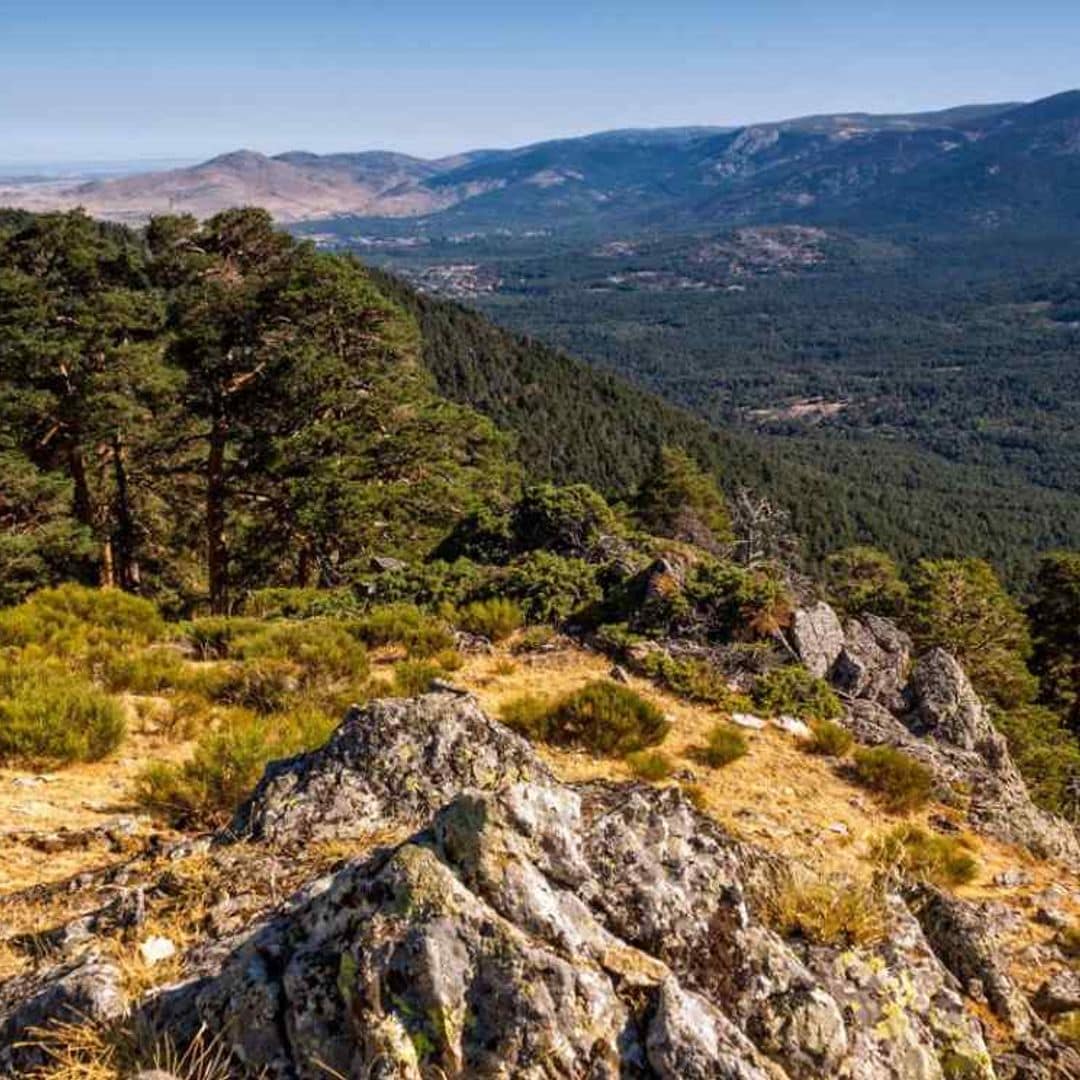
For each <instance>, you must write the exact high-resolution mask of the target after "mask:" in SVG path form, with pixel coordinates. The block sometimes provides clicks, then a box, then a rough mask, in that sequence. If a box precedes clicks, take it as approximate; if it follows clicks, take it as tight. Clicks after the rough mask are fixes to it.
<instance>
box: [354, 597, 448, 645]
mask: <svg viewBox="0 0 1080 1080" xmlns="http://www.w3.org/2000/svg"><path fill="white" fill-rule="evenodd" d="M350 630H351V632H352V633H353V634H354V635H355V636H356V637H357V638H359V639H360V640H361V641H363V642H365V643H366V644H367V645H370V646H372V647H376V646H379V645H403V646H404V647H405V651H406V652H408V654H409V655H410V656H419V657H425V656H434V655H435V653H438V652H442V651H443V650H444V649H450V648H453V645H454V632H453V631H452V630H451V629H450V627H449V626H447V625H446V623H445V622H443V620H442V619H437V618H435V617H434V616H432V615H428V614H426V613H425V612H423V611H421V610H420V608H418V607H417V606H416V605H415V604H387V605H384V606H382V607H376V608H372V610H371V611H369V612H368V613H367V614H366V615H365V616H364V617H363V618H361V619H358V620H356V621H355V622H354V623H352V625H351V626H350Z"/></svg>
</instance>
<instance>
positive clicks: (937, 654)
mask: <svg viewBox="0 0 1080 1080" xmlns="http://www.w3.org/2000/svg"><path fill="white" fill-rule="evenodd" d="M844 722H845V724H846V725H847V726H848V727H849V728H850V729H851V731H852V732H853V733H854V734H855V736H856V738H857V739H858V740H859V741H860V742H861V743H864V744H866V745H870V746H876V745H879V744H886V745H889V746H896V747H898V748H899V749H901V750H903V751H904V752H905V753H907V754H910V755H911V756H912V757H914V758H916V759H917V760H919V761H921V762H922V763H923V764H924V765H926V766H927V767H928V768H929V769H930V770H931V772H933V774H934V778H935V780H936V782H937V788H938V792H937V794H938V797H939V798H941V799H942V800H943V801H946V802H953V803H957V804H960V805H964V806H965V807H966V809H967V815H968V820H969V822H970V823H971V825H972V827H973V828H975V829H976V830H977V831H979V832H982V833H985V834H986V835H988V836H993V837H995V838H997V839H1000V840H1004V841H1006V842H1007V843H1012V844H1018V845H1020V846H1021V847H1025V848H1027V849H1028V850H1029V851H1031V852H1032V853H1034V854H1035V855H1038V856H1039V857H1040V858H1050V859H1055V860H1057V861H1059V862H1061V863H1063V864H1065V865H1067V866H1069V867H1072V868H1080V839H1078V836H1077V831H1076V829H1075V828H1074V827H1073V826H1072V825H1071V824H1070V823H1069V822H1067V821H1065V820H1064V819H1063V818H1059V817H1056V816H1055V815H1053V814H1050V813H1047V812H1046V811H1044V810H1041V809H1040V808H1039V807H1037V806H1036V805H1035V804H1034V803H1033V802H1032V801H1031V796H1030V794H1029V792H1028V789H1027V785H1026V784H1025V783H1024V780H1023V778H1022V777H1021V775H1020V773H1019V771H1018V770H1017V768H1016V766H1015V764H1014V763H1013V761H1012V758H1011V757H1010V755H1009V751H1008V746H1007V744H1006V741H1005V737H1004V736H1003V735H1002V734H1001V733H1000V732H999V731H997V730H996V729H995V728H994V726H993V723H992V722H991V720H990V717H989V714H988V713H987V710H986V708H985V706H984V705H983V703H982V702H981V701H980V699H979V696H978V695H977V694H976V693H975V691H974V689H973V688H972V686H971V683H970V681H969V680H968V677H967V675H966V674H965V673H964V670H963V668H962V667H961V666H960V665H959V664H958V663H957V662H956V660H955V659H953V657H951V656H950V655H949V654H948V653H946V652H944V651H942V650H940V649H934V650H932V651H931V652H929V653H927V654H926V655H925V656H923V657H920V658H919V660H918V661H917V662H916V663H915V665H914V668H913V669H912V673H911V678H910V681H909V683H908V685H907V686H906V688H905V690H904V696H903V710H902V711H900V712H899V713H898V714H897V713H892V712H889V711H888V710H887V709H886V708H885V707H884V706H882V705H881V704H878V703H877V702H875V701H873V700H870V699H866V698H862V699H859V700H856V701H854V702H852V703H851V706H850V709H849V711H848V712H847V714H846V716H845V719H844Z"/></svg>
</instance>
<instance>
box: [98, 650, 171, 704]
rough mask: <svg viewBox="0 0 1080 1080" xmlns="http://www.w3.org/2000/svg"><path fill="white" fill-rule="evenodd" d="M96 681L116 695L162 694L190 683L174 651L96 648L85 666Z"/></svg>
mask: <svg viewBox="0 0 1080 1080" xmlns="http://www.w3.org/2000/svg"><path fill="white" fill-rule="evenodd" d="M83 666H84V668H85V669H86V671H87V672H88V673H89V674H90V675H92V676H93V678H94V679H95V680H96V681H97V682H100V683H101V684H103V685H104V686H105V688H106V689H108V690H111V691H112V692H113V693H120V692H124V691H127V692H128V693H133V694H158V693H160V692H161V691H163V690H169V689H172V688H173V687H178V686H182V685H184V684H185V683H186V681H187V671H186V669H185V666H184V662H183V660H182V659H181V658H180V657H179V656H178V655H177V654H176V653H175V652H174V651H172V650H171V649H168V648H158V647H152V648H149V649H133V648H129V649H118V648H116V647H115V646H105V647H101V648H96V649H92V650H91V651H90V653H89V655H88V656H87V657H86V659H85V661H84V664H83Z"/></svg>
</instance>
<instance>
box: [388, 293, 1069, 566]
mask: <svg viewBox="0 0 1080 1080" xmlns="http://www.w3.org/2000/svg"><path fill="white" fill-rule="evenodd" d="M375 276H376V279H377V280H378V281H379V282H380V285H381V287H382V288H383V289H384V291H386V292H387V293H388V294H389V295H392V296H393V297H394V299H395V300H396V301H397V302H398V303H400V304H402V305H403V306H405V307H407V308H408V309H409V310H410V311H411V312H412V313H413V314H414V316H415V317H416V319H417V322H418V323H419V325H420V327H421V334H422V338H423V355H424V362H425V364H426V365H427V366H428V367H429V368H430V370H431V371H432V372H433V374H434V375H435V378H436V380H437V382H438V385H439V389H440V390H441V392H442V393H444V394H446V395H447V396H448V397H450V398H451V399H453V400H455V401H459V402H464V403H468V404H470V405H472V406H473V407H475V408H477V409H479V410H480V411H481V412H483V413H485V414H486V415H488V416H490V417H491V418H492V419H493V420H494V421H495V422H496V424H498V425H499V427H501V428H503V429H504V430H507V431H512V432H514V433H515V434H516V436H517V439H518V445H519V453H520V456H521V458H522V460H523V461H524V462H525V464H526V467H527V468H528V469H529V470H530V472H532V473H533V474H534V475H536V476H538V477H541V478H543V479H551V480H554V481H556V482H560V483H564V482H572V481H583V482H586V483H589V484H592V485H593V486H594V487H596V488H597V489H599V490H601V491H603V492H605V494H608V495H612V496H615V497H620V498H621V497H625V496H627V495H628V494H629V493H630V492H632V491H633V489H634V488H635V486H636V485H637V484H638V483H640V481H641V480H642V479H643V477H645V476H646V474H647V473H648V471H649V469H650V468H651V466H652V463H653V460H654V457H655V454H656V452H657V449H658V447H659V446H662V445H672V446H681V447H683V448H685V449H686V450H688V451H689V452H690V453H691V455H692V456H693V457H694V458H695V459H696V460H697V461H699V462H700V463H701V464H703V465H705V466H706V467H708V468H709V469H710V470H712V471H714V472H715V473H716V475H718V476H719V478H720V480H721V483H722V484H723V486H724V487H725V489H726V490H727V492H728V493H729V495H733V494H735V493H736V492H737V491H738V489H740V488H749V489H751V490H753V491H756V492H760V493H764V494H767V495H768V496H769V497H770V498H771V499H772V500H773V501H774V502H776V503H778V504H779V505H781V506H783V507H784V508H785V510H787V511H788V512H789V513H790V516H791V523H792V525H793V527H794V529H795V531H796V532H797V533H798V535H799V536H800V538H801V539H802V541H803V543H804V547H805V551H806V553H807V555H808V556H809V557H810V558H811V559H812V560H814V561H816V560H817V559H819V558H820V557H822V556H824V555H825V554H827V553H828V552H830V551H833V550H835V549H837V548H840V547H844V546H846V545H849V544H852V543H859V542H869V543H873V544H875V545H877V546H879V547H882V548H885V549H886V550H888V551H889V552H891V553H892V554H893V555H894V556H896V557H898V558H900V559H902V560H903V561H905V562H911V561H914V560H916V559H918V558H922V557H924V556H928V555H940V556H964V555H973V556H978V557H981V558H986V559H989V560H991V561H992V562H993V563H994V565H995V566H996V567H997V568H998V569H999V570H1000V571H1001V572H1002V573H1004V574H1005V576H1006V577H1007V578H1008V580H1009V581H1010V582H1012V583H1014V584H1019V583H1022V582H1025V581H1026V580H1027V578H1028V577H1029V576H1030V574H1031V572H1032V569H1033V567H1034V564H1035V559H1036V553H1037V552H1040V551H1046V550H1051V549H1054V548H1058V547H1070V546H1076V544H1077V543H1080V497H1078V496H1077V495H1074V494H1072V493H1070V492H1065V491H1060V490H1056V489H1054V488H1052V487H1044V486H1041V485H1040V484H1038V483H1035V482H1030V481H1028V480H1027V479H1025V478H1024V477H1022V476H1018V475H1016V474H1015V473H1013V472H1005V471H1001V470H999V469H996V468H994V467H992V465H991V464H989V463H976V464H966V463H963V462H960V461H955V460H949V459H947V458H945V457H943V456H941V455H940V454H938V453H935V452H933V451H931V450H927V449H924V448H920V447H919V446H916V445H911V444H907V443H904V442H901V441H895V440H885V439H881V438H875V437H872V436H869V435H863V434H860V433H858V432H850V433H847V434H846V435H845V436H844V437H840V438H837V437H833V436H828V435H826V434H822V433H819V432H809V433H808V432H807V431H806V430H805V429H803V430H802V433H801V434H799V435H798V436H797V437H782V436H780V435H773V434H767V433H757V432H751V431H747V430H744V429H739V428H733V427H723V428H718V427H713V426H711V425H709V424H708V423H706V422H705V421H703V420H701V419H699V418H698V417H696V416H695V415H693V414H692V413H690V412H689V411H686V410H683V409H680V408H678V407H676V406H673V405H670V404H668V403H667V402H665V401H663V400H661V399H660V398H659V397H657V396H655V395H653V394H651V393H649V392H648V391H646V390H642V389H639V388H638V387H635V386H632V385H630V384H629V383H627V382H624V381H623V380H622V379H621V378H619V377H618V376H615V375H612V374H609V373H607V372H604V371H599V370H595V369H592V368H590V367H588V366H586V365H585V364H583V363H581V362H579V361H577V360H575V359H573V358H571V357H570V356H568V355H567V354H566V353H564V352H561V351H559V350H557V349H554V348H551V347H549V346H547V345H545V344H542V343H541V342H539V341H536V340H535V339H531V338H528V337H524V336H521V335H519V334H515V333H513V332H511V331H509V330H505V329H502V328H501V327H498V326H496V325H495V324H493V323H492V322H490V321H489V320H488V319H486V318H485V317H484V316H483V315H480V314H478V313H476V312H474V311H471V310H470V309H468V308H466V307H464V306H462V305H460V304H458V303H455V302H453V301H447V300H440V299H437V298H434V297H430V296H423V295H421V294H419V293H417V292H415V291H414V290H413V289H411V288H410V287H409V286H407V285H405V284H404V283H403V282H400V281H398V280H397V279H395V278H393V277H391V276H389V275H385V274H382V273H379V272H375ZM578 314H579V315H580V318H581V320H582V321H583V325H584V324H587V323H588V321H589V316H588V314H587V312H586V311H585V309H584V307H583V308H582V309H581V310H580V312H578Z"/></svg>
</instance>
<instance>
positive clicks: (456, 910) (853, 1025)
mask: <svg viewBox="0 0 1080 1080" xmlns="http://www.w3.org/2000/svg"><path fill="white" fill-rule="evenodd" d="M410 733H411V740H410V738H409V735H410ZM481 736H483V738H484V739H485V740H486V742H485V744H484V745H481V744H480V742H479V739H480V737H481ZM404 746H410V747H412V748H413V751H414V752H413V753H412V755H411V757H410V758H409V759H408V760H403V759H402V757H401V756H400V754H397V753H394V752H392V751H393V748H394V747H399V748H400V747H404ZM479 762H482V765H481V764H478V763H479ZM455 789H456V790H455ZM338 795H340V798H338V797H337V796H338ZM440 801H441V802H442V804H443V805H441V807H439V808H438V809H437V810H436V812H435V813H434V814H433V815H432V816H431V818H430V820H429V821H428V822H427V823H426V825H425V827H423V828H421V829H420V830H419V831H417V832H414V833H413V834H412V835H411V836H410V837H409V838H408V839H406V840H405V841H404V842H403V843H400V844H398V845H397V846H392V847H389V848H386V849H383V850H382V851H380V852H378V853H376V854H374V855H372V856H371V857H369V858H366V859H360V860H357V861H355V862H352V863H349V864H347V865H346V866H344V867H343V868H342V869H341V870H339V871H338V872H337V873H336V874H334V875H332V876H330V877H326V878H322V879H319V880H316V881H314V882H311V883H310V884H309V885H308V886H307V887H306V888H305V889H304V890H302V891H301V892H300V893H299V894H297V895H296V896H295V897H294V898H293V899H292V900H291V901H289V902H288V903H286V904H285V905H284V906H283V907H282V909H281V910H280V911H279V912H277V913H276V914H275V915H273V916H272V917H263V918H256V919H254V920H253V921H252V922H251V923H250V924H248V925H247V926H245V927H244V928H242V929H240V930H239V931H238V932H233V933H225V934H223V935H221V936H220V937H217V938H216V939H215V938H214V935H213V934H211V935H210V937H211V940H209V941H207V942H204V943H201V944H200V945H199V946H198V947H197V948H196V949H194V950H193V951H192V955H191V957H190V960H191V964H190V969H191V970H193V971H195V972H196V977H194V978H192V979H189V980H188V981H187V982H185V983H183V984H181V985H179V986H175V987H172V988H168V989H166V990H164V991H162V992H160V993H159V994H158V995H156V996H155V997H154V998H152V999H151V1000H150V1001H149V1002H146V1003H145V1004H144V1005H143V1012H144V1015H145V1018H146V1019H148V1020H151V1021H154V1022H156V1023H158V1024H163V1025H167V1026H168V1028H169V1030H170V1031H172V1032H173V1034H174V1035H175V1036H178V1037H181V1038H183V1037H184V1036H185V1035H186V1036H187V1037H191V1036H192V1035H194V1033H195V1032H196V1031H197V1030H198V1029H199V1027H200V1026H202V1025H204V1024H205V1025H206V1026H207V1027H208V1028H209V1029H210V1030H212V1031H219V1032H221V1033H222V1037H223V1038H224V1039H225V1040H226V1041H227V1045H228V1047H229V1049H230V1050H231V1052H232V1054H233V1056H234V1058H235V1060H236V1062H237V1065H236V1069H237V1075H256V1074H258V1073H259V1072H260V1070H266V1074H267V1075H270V1076H281V1077H293V1076H296V1077H315V1076H322V1075H325V1067H330V1068H332V1069H336V1070H337V1071H338V1072H340V1073H341V1074H342V1075H346V1076H368V1075H375V1076H387V1077H391V1076H392V1077H421V1076H425V1075H440V1073H439V1072H437V1071H436V1070H441V1075H446V1076H485V1075H504V1076H505V1075H514V1076H526V1077H527V1076H535V1077H540V1076H572V1077H577V1076H595V1077H605V1076H607V1077H616V1076H660V1077H672V1078H675V1077H702V1078H705V1077H727V1078H731V1080H768V1078H772V1080H781V1078H784V1077H790V1078H794V1077H820V1078H825V1077H830V1078H831V1077H848V1078H851V1080H856V1078H858V1080H864V1078H865V1080H874V1078H878V1077H880V1078H882V1080H885V1078H896V1077H905V1078H907V1077H912V1078H927V1080H939V1078H941V1077H942V1076H943V1075H944V1074H943V1071H942V1069H943V1064H942V1063H943V1062H946V1061H950V1060H959V1061H962V1062H964V1063H966V1067H969V1068H970V1069H971V1070H973V1071H972V1072H971V1073H970V1075H972V1076H976V1077H979V1076H981V1077H987V1078H989V1077H992V1076H994V1072H993V1069H992V1067H991V1065H990V1057H989V1052H988V1048H987V1046H986V1044H985V1042H984V1039H983V1035H982V1032H981V1030H980V1028H979V1025H978V1023H977V1022H976V1021H975V1020H974V1019H973V1018H972V1017H971V1016H970V1015H969V1014H968V1013H967V1012H966V1010H965V1008H964V1004H963V999H962V996H961V992H960V990H961V987H960V984H959V983H958V982H957V981H956V979H955V978H954V976H953V975H952V974H950V973H949V971H948V970H946V968H945V967H944V966H943V965H942V963H941V962H940V961H939V960H938V958H937V956H936V955H935V952H934V950H933V949H932V948H931V946H930V944H929V943H928V941H927V938H926V937H925V936H924V935H923V932H922V930H921V929H920V926H919V923H918V922H917V921H916V920H915V918H913V917H912V915H911V914H910V913H909V911H908V910H907V908H906V907H905V906H904V904H903V903H902V901H901V900H900V899H899V898H898V897H893V898H892V899H891V901H890V905H889V921H890V927H889V933H888V934H887V936H886V937H885V939H884V940H883V941H882V943H881V944H879V945H876V946H873V947H871V948H867V949H860V950H852V951H843V950H839V949H836V948H828V947H825V946H820V945H811V944H809V943H806V942H795V941H787V940H784V939H782V938H781V937H779V936H778V935H777V934H776V933H775V932H774V931H773V930H772V929H770V925H769V919H768V917H767V916H768V910H769V907H768V897H769V896H770V895H772V893H773V892H774V890H775V888H776V887H777V885H778V883H780V882H781V881H782V880H783V879H784V877H785V875H786V874H787V872H788V870H787V867H786V865H785V864H784V862H783V861H782V860H780V859H779V858H777V857H776V856H774V855H771V854H769V853H767V852H765V851H763V850H761V849H759V848H756V847H753V846H751V845H748V844H745V843H742V842H740V841H738V840H736V839H734V838H733V837H732V836H730V835H729V834H728V833H727V832H726V831H725V830H724V829H722V828H721V827H720V826H718V825H717V824H716V823H715V822H714V821H712V820H711V819H710V818H708V817H706V816H704V815H702V814H701V813H699V812H698V811H697V810H695V809H694V808H693V806H692V805H690V803H689V802H688V801H687V799H686V798H685V797H684V796H683V794H682V793H681V792H680V791H679V790H678V789H676V788H666V789H657V788H650V787H647V786H643V785H637V784H631V785H616V784H591V785H584V786H579V787H572V786H568V785H565V784H561V783H559V782H557V781H556V780H554V779H553V778H552V777H551V775H550V773H549V772H548V770H547V769H545V768H544V767H543V765H542V764H541V763H540V762H539V761H538V760H537V759H536V758H535V755H534V754H533V752H532V750H531V748H530V747H529V746H528V744H526V743H524V742H523V741H522V740H520V739H518V738H517V737H516V736H513V735H512V734H510V733H509V732H506V731H505V730H503V729H501V728H500V727H499V726H498V725H496V724H494V723H492V721H490V720H488V719H487V718H486V717H484V716H483V714H482V713H481V712H480V710H479V709H478V707H477V706H476V704H475V702H473V701H472V700H470V699H467V698H462V697H460V696H457V695H452V694H437V695H429V696H427V697H424V698H421V699H418V700H416V701H411V702H399V701H393V702H378V703H375V704H374V705H372V706H370V707H368V708H367V709H363V710H355V711H353V712H352V713H350V715H349V717H348V718H347V720H346V721H345V723H343V724H342V726H341V728H340V729H339V730H338V732H337V733H336V734H335V736H334V737H333V739H332V740H331V742H330V743H329V744H328V745H327V746H326V747H324V748H323V749H322V750H319V751H316V752H314V753H312V754H308V755H304V756H302V757H299V758H296V759H293V760H292V761H290V762H287V763H283V764H281V765H278V766H275V767H274V768H272V769H271V770H270V772H269V774H268V776H267V777H266V779H265V780H264V782H263V783H262V784H261V785H260V787H259V790H258V792H257V793H256V795H255V797H253V799H252V800H251V802H250V804H249V805H248V806H247V807H246V808H245V811H244V812H243V814H241V815H240V818H239V820H238V824H240V825H242V826H243V827H244V828H243V831H244V832H245V833H246V834H247V835H248V836H249V837H251V836H260V837H263V838H265V840H267V841H270V842H271V843H270V847H269V848H266V845H265V844H260V845H258V846H257V847H256V848H255V849H254V850H255V851H259V850H264V849H265V850H267V851H269V852H271V853H272V852H273V850H275V849H278V848H279V847H280V845H282V844H283V843H285V842H286V841H288V839H289V831H290V829H295V830H296V838H297V840H298V841H300V842H303V838H310V837H312V836H315V835H319V836H323V837H326V836H331V835H335V833H337V832H338V831H340V832H339V835H341V836H346V837H348V836H353V835H356V834H357V832H358V825H357V821H356V820H355V818H354V817H353V816H350V809H349V808H351V812H352V813H354V814H355V816H357V817H360V818H362V819H363V827H364V828H365V829H371V828H373V827H378V826H382V827H386V826H387V825H388V824H393V823H401V822H403V821H408V820H410V819H412V818H414V817H415V816H416V815H423V814H424V813H425V812H426V808H427V807H428V806H430V805H432V804H434V803H438V802H440ZM232 835H233V834H230V835H229V836H226V837H222V838H220V839H221V842H219V844H218V845H217V846H215V847H214V848H212V849H211V856H212V857H214V858H218V859H226V860H228V859H233V860H235V859H237V858H247V859H248V860H249V861H250V860H251V857H252V855H251V852H252V848H251V841H250V840H249V841H248V842H246V843H230V842H229V841H230V840H231V839H232ZM268 857H271V858H273V857H274V856H273V855H272V854H270V855H269V856H268ZM64 977H65V978H69V977H70V976H68V975H65V976H64ZM58 985H60V983H58V982H56V981H54V980H51V979H50V978H48V977H47V978H45V979H42V980H39V982H38V984H37V990H36V991H35V992H33V993H30V994H29V995H28V994H27V988H26V987H23V988H21V989H22V993H21V998H17V1000H21V1005H20V1006H19V1008H20V1009H21V1010H22V1011H21V1012H16V1013H15V1014H14V1015H15V1019H14V1020H13V1018H12V1017H11V1016H9V1017H8V1019H7V1021H6V1022H7V1023H8V1025H9V1026H10V1025H11V1024H12V1023H13V1022H15V1023H18V1022H22V1021H21V1020H19V1019H18V1018H19V1017H21V1016H23V1015H25V1012H26V1010H27V1009H30V1010H32V1011H33V1015H34V1016H35V1017H37V1018H39V1019H40V1020H45V1019H47V1018H48V1016H49V1015H50V1014H52V1015H56V1013H57V1012H58V1011H62V1010H60V1009H58V1008H57V1005H58V1003H57V1001H56V999H55V998H54V997H50V996H49V995H50V994H54V995H55V993H56V989H55V988H56V986H58ZM17 989H18V988H17ZM0 1000H2V1001H4V1002H10V1001H11V1000H12V997H11V995H10V993H9V994H8V995H7V996H5V997H4V998H3V999H0ZM106 1011H107V1010H106ZM316 1061H317V1062H321V1063H322V1064H321V1065H316V1064H314V1063H315V1062H316ZM7 1064H8V1067H9V1069H10V1068H11V1065H12V1063H11V1061H10V1060H9V1061H8V1063H7ZM17 1064H25V1062H22V1063H17Z"/></svg>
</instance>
